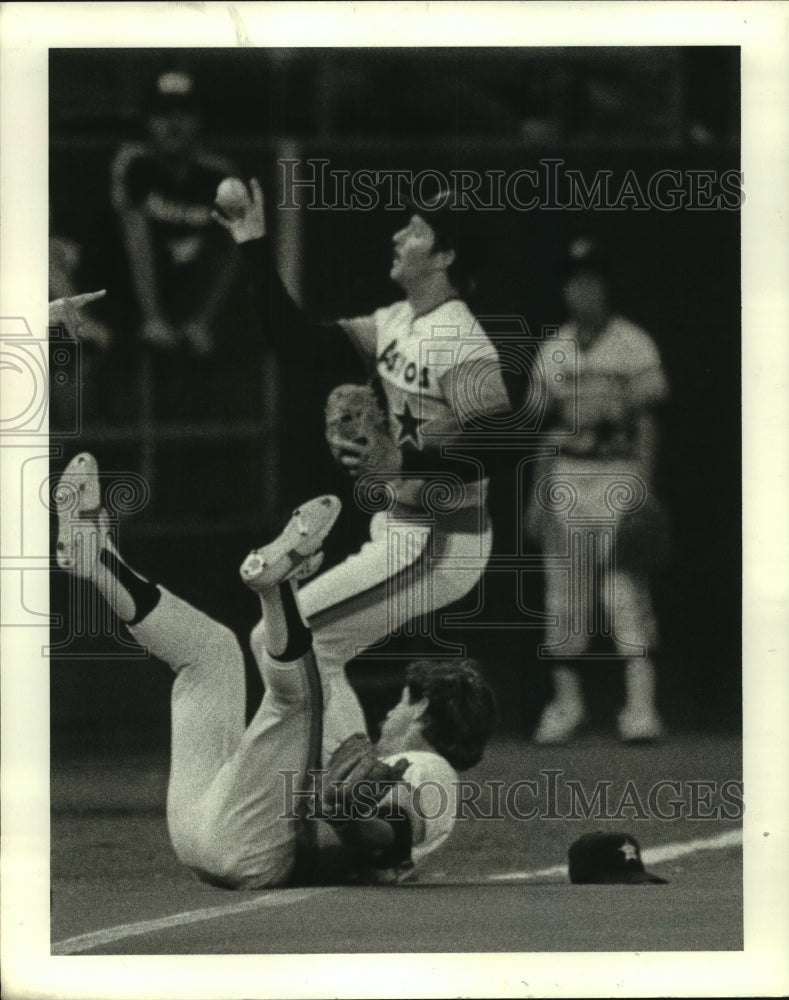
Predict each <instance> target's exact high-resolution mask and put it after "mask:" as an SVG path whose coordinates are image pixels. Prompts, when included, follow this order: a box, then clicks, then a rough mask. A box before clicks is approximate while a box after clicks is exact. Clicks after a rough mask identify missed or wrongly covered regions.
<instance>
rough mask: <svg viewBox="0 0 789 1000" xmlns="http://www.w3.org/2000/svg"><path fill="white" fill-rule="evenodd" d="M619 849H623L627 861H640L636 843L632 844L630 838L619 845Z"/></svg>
mask: <svg viewBox="0 0 789 1000" xmlns="http://www.w3.org/2000/svg"><path fill="white" fill-rule="evenodd" d="M617 850H618V851H621V852H622V853H623V854H624V856H625V861H638V850H637V848H636V845H635V844H631V843H630V841H629V840H626V841H625V842H624V844H622V846H621V847H617Z"/></svg>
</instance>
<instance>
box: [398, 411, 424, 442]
mask: <svg viewBox="0 0 789 1000" xmlns="http://www.w3.org/2000/svg"><path fill="white" fill-rule="evenodd" d="M395 416H396V417H397V419H398V420H399V421H400V436H399V437H398V439H397V443H398V444H402V443H403V442H404V441H409V440H410V441H411V443H412V444H414V445H416V447H417V448H418V447H419V428H420V427H421V426H422V424H425V423H427V421H426V420H424V419H423V418H422V417H415V416H414V415H413V413H412V412H411V407H410V406H409V405H408V403H407V402H406V404H405V406H404V407H403V412H402V413H395Z"/></svg>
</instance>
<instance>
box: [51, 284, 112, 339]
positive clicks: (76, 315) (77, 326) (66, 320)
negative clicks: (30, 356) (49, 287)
mask: <svg viewBox="0 0 789 1000" xmlns="http://www.w3.org/2000/svg"><path fill="white" fill-rule="evenodd" d="M106 294H107V290H106V289H104V288H103V289H102V290H101V291H100V292H83V294H82V295H72V296H70V297H69V298H65V299H55V300H54V301H53V302H50V303H49V325H50V326H60V325H63V326H65V328H66V330H68V332H69V333H70V334H71V336H72V337H79V333H80V330H81V329H82V327H83V326H84V324H85V316H84V314H83V313H82V311H81V310H82V309H84V308H85V306H87V305H89V304H90V303H91V302H95V301H96V300H97V299H103V298H104V296H105V295H106Z"/></svg>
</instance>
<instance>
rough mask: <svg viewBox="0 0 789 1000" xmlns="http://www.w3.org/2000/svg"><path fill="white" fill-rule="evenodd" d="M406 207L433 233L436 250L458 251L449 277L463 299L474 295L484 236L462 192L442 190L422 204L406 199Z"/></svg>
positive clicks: (448, 273) (449, 270) (450, 189)
mask: <svg viewBox="0 0 789 1000" xmlns="http://www.w3.org/2000/svg"><path fill="white" fill-rule="evenodd" d="M405 206H406V208H408V209H409V211H411V212H413V213H414V214H415V215H419V216H421V217H422V218H423V219H424V220H425V222H426V223H427V224H428V225H429V226H430V228H431V229H432V230H433V233H434V236H435V240H434V243H433V249H434V250H435V251H438V252H441V251H444V250H454V252H455V259H454V260H453V261H452V263H451V264H450V265H449V267H448V268H447V278H448V279H449V282H450V284H451V285H452V287H453V288H454V289H455V290H456V291H457V293H458V295H460V296H461V297H462V298H467V297H468V296H470V295H472V294H473V293H474V289H475V288H476V278H475V275H476V272H477V270H478V269H479V267H480V264H481V261H482V250H481V244H480V234H479V233H475V232H474V227H473V225H472V221H471V218H470V217H469V211H468V209H467V208H466V207H465V206H464V205H463V202H462V199H460V198H459V197H458V192H457V191H456V190H455V189H454V188H452V187H450V188H440V189H439V190H438V191H436V192H435V193H434V194H433V195H432V196H431V197H430V198H427V199H425V200H424V201H421V202H420V201H416V200H415V199H413V198H411V197H408V196H406V197H405Z"/></svg>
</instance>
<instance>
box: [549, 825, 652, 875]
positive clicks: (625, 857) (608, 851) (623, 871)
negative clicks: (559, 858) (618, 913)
mask: <svg viewBox="0 0 789 1000" xmlns="http://www.w3.org/2000/svg"><path fill="white" fill-rule="evenodd" d="M569 856H570V881H571V882H573V883H575V884H583V883H586V884H588V883H596V884H606V885H612V884H624V885H647V884H650V883H651V884H654V885H665V884H666V883H667V882H668V879H665V878H660V877H659V876H658V875H652V874H651V873H650V872H648V871H647V870H646V869H645V868H644V863H643V861H642V860H641V848H640V847H639V846H638V841H637V840H636V839H635V837H631V836H630V834H629V833H587V834H585V835H584V836H583V837H579V838H578V840H576V841H575V842H574V843H573V844H571V846H570V852H569Z"/></svg>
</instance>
